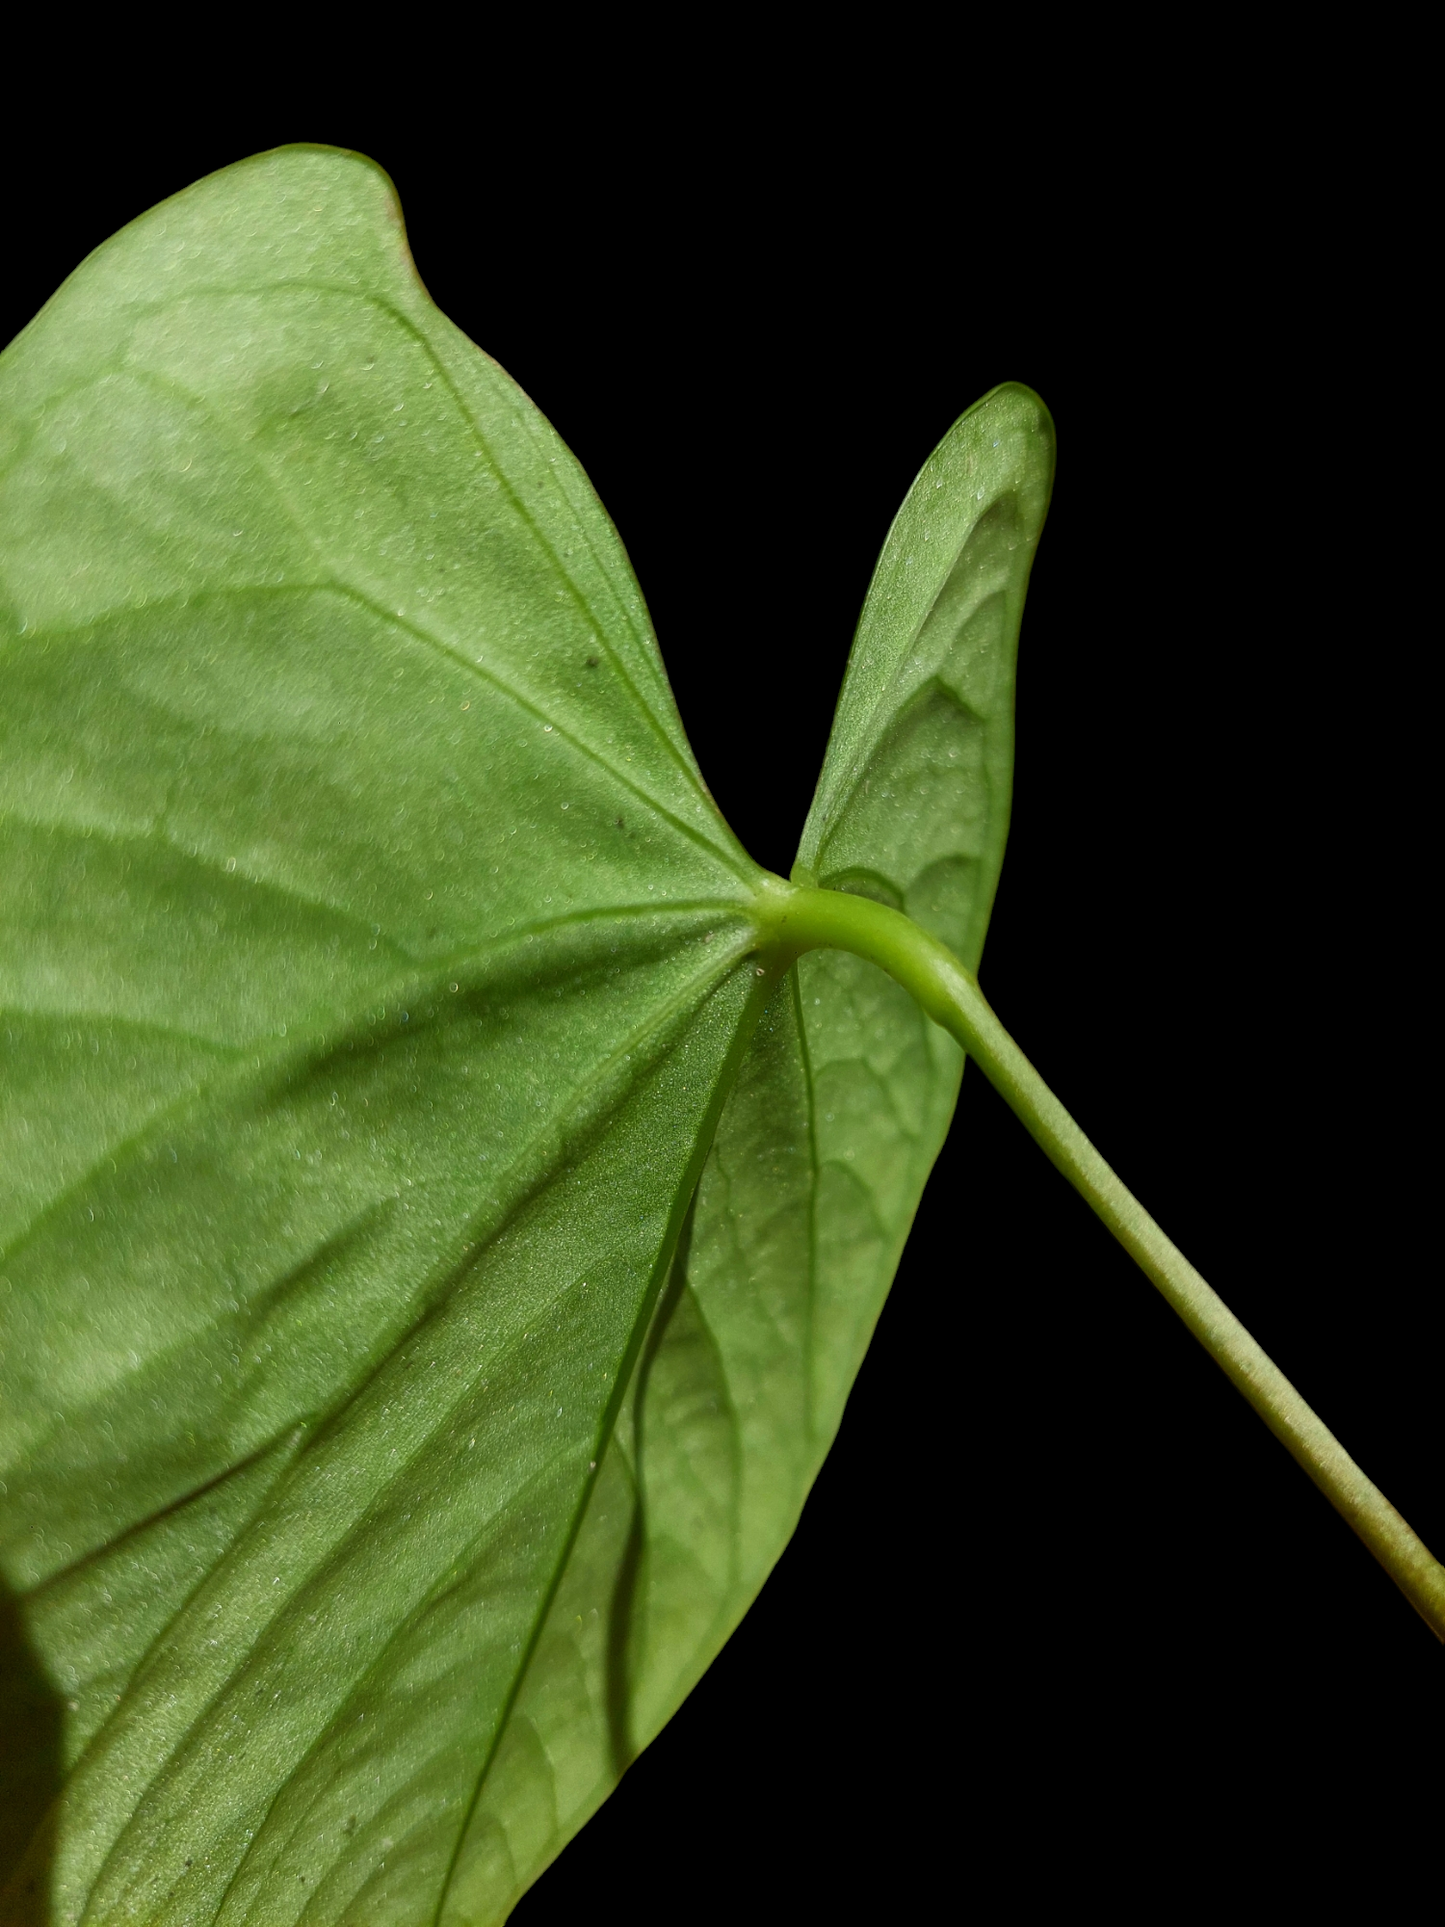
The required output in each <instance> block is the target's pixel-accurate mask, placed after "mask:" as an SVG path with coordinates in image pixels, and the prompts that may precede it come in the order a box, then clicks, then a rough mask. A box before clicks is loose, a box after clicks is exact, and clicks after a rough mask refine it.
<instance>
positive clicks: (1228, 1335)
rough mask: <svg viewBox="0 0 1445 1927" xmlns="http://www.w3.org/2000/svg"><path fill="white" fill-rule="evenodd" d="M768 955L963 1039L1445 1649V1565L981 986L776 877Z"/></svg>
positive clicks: (872, 913)
mask: <svg viewBox="0 0 1445 1927" xmlns="http://www.w3.org/2000/svg"><path fill="white" fill-rule="evenodd" d="M757 917H758V925H759V930H760V934H761V937H762V941H763V947H764V949H765V950H766V951H769V952H771V953H773V955H774V956H775V957H777V958H778V959H779V960H780V961H782V960H784V959H785V960H786V961H788V962H791V961H792V959H793V958H794V957H797V956H800V955H801V954H802V953H803V952H804V951H805V950H819V949H830V950H847V951H851V952H852V953H853V955H854V956H858V957H864V958H866V959H867V960H868V961H869V962H870V963H874V964H877V965H878V966H879V968H880V969H882V970H885V971H887V973H888V975H889V976H890V977H892V978H893V979H894V980H895V981H896V982H897V983H899V984H901V985H902V986H903V988H904V989H905V990H907V991H908V992H909V994H910V995H911V996H912V997H913V998H914V999H915V1000H916V1001H917V1003H918V1004H919V1005H920V1006H921V1007H922V1009H923V1010H925V1011H926V1012H927V1013H928V1015H929V1016H930V1017H931V1018H932V1019H933V1021H934V1022H935V1023H936V1024H940V1025H942V1027H943V1028H944V1029H945V1030H946V1031H948V1032H949V1033H950V1035H951V1036H953V1037H955V1038H956V1039H957V1040H958V1042H959V1043H960V1044H961V1045H962V1046H963V1048H964V1049H965V1050H966V1051H967V1052H968V1054H969V1056H970V1057H972V1058H973V1059H974V1061H975V1062H976V1063H977V1064H978V1066H979V1068H980V1069H981V1070H982V1071H983V1073H984V1075H985V1076H986V1077H987V1078H988V1080H989V1082H990V1083H991V1084H992V1085H993V1087H994V1089H995V1090H996V1091H997V1092H998V1093H999V1095H1000V1096H1001V1097H1002V1098H1003V1099H1004V1101H1005V1102H1006V1103H1007V1104H1008V1105H1009V1107H1010V1109H1011V1110H1012V1111H1013V1112H1014V1114H1015V1116H1016V1117H1017V1118H1018V1119H1019V1121H1020V1122H1021V1123H1022V1124H1023V1126H1024V1128H1025V1129H1026V1130H1027V1131H1028V1133H1029V1135H1030V1136H1031V1137H1032V1138H1033V1139H1034V1141H1035V1143H1037V1144H1038V1145H1039V1146H1040V1147H1041V1148H1042V1149H1043V1151H1044V1152H1045V1153H1046V1155H1047V1156H1048V1157H1049V1159H1050V1160H1051V1161H1052V1163H1053V1164H1054V1165H1056V1166H1057V1168H1058V1169H1059V1170H1060V1171H1062V1172H1063V1174H1064V1176H1065V1177H1066V1178H1067V1179H1068V1180H1069V1182H1070V1184H1072V1185H1073V1187H1074V1189H1075V1190H1076V1191H1078V1192H1079V1193H1080V1194H1081V1195H1082V1196H1083V1197H1084V1198H1085V1199H1086V1200H1087V1201H1088V1203H1089V1204H1090V1205H1091V1206H1092V1208H1093V1210H1094V1211H1095V1212H1096V1213H1097V1214H1098V1216H1099V1217H1100V1218H1101V1219H1102V1220H1103V1222H1104V1223H1105V1224H1106V1225H1107V1226H1108V1228H1109V1230H1110V1231H1112V1232H1113V1234H1114V1236H1115V1237H1116V1238H1117V1239H1118V1240H1119V1243H1120V1244H1121V1245H1122V1246H1123V1247H1124V1249H1125V1250H1126V1251H1127V1252H1128V1253H1129V1255H1130V1257H1131V1258H1133V1259H1134V1261H1135V1263H1136V1264H1137V1265H1138V1266H1139V1268H1140V1269H1141V1270H1142V1271H1143V1272H1144V1274H1145V1276H1146V1277H1147V1278H1148V1279H1149V1280H1150V1281H1151V1282H1152V1283H1153V1284H1154V1285H1155V1286H1156V1287H1157V1288H1158V1289H1159V1291H1161V1292H1162V1293H1163V1295H1164V1297H1165V1298H1166V1299H1167V1300H1168V1302H1169V1303H1170V1304H1171V1305H1172V1306H1173V1308H1174V1310H1175V1311H1176V1312H1177V1313H1178V1314H1179V1316H1180V1317H1181V1318H1182V1319H1183V1320H1184V1323H1185V1324H1186V1325H1187V1326H1188V1327H1189V1329H1190V1331H1191V1332H1193V1334H1194V1336H1195V1337H1196V1338H1197V1339H1198V1340H1199V1342H1200V1344H1201V1345H1203V1347H1204V1349H1205V1350H1206V1351H1207V1352H1208V1353H1209V1355H1210V1357H1211V1358H1212V1359H1213V1360H1214V1361H1215V1363H1216V1364H1217V1365H1218V1366H1219V1367H1220V1369H1221V1370H1222V1371H1223V1372H1224V1373H1225V1374H1226V1375H1227V1376H1228V1378H1229V1379H1230V1381H1231V1383H1232V1384H1233V1385H1234V1386H1235V1388H1236V1390H1238V1391H1239V1392H1241V1393H1243V1395H1244V1397H1245V1398H1246V1399H1248V1401H1249V1403H1250V1404H1251V1405H1252V1406H1253V1407H1254V1409H1255V1411H1256V1412H1257V1413H1258V1414H1259V1416H1260V1417H1261V1418H1262V1419H1263V1420H1264V1422H1265V1424H1266V1425H1267V1426H1268V1427H1269V1429H1270V1431H1271V1432H1273V1433H1274V1435H1275V1437H1276V1438H1277V1439H1278V1440H1279V1441H1280V1443H1281V1444H1282V1445H1283V1446H1284V1447H1285V1449H1286V1450H1287V1451H1288V1452H1289V1453H1290V1454H1291V1456H1292V1457H1293V1458H1294V1459H1295V1460H1296V1462H1297V1463H1298V1464H1299V1465H1301V1466H1302V1467H1303V1468H1304V1470H1305V1471H1306V1472H1307V1473H1308V1474H1309V1476H1310V1477H1311V1478H1312V1479H1313V1480H1314V1482H1315V1484H1316V1485H1317V1486H1318V1487H1319V1489H1320V1491H1321V1492H1323V1493H1324V1495H1325V1497H1326V1498H1327V1499H1328V1500H1329V1501H1330V1504H1331V1505H1333V1506H1334V1508H1335V1510H1336V1511H1337V1512H1339V1513H1340V1514H1341V1516H1342V1517H1343V1518H1344V1519H1345V1520H1346V1521H1347V1522H1348V1523H1349V1525H1351V1526H1352V1527H1353V1528H1354V1530H1355V1532H1356V1533H1358V1534H1359V1536H1360V1538H1361V1539H1363V1541H1364V1542H1365V1544H1366V1545H1367V1546H1368V1547H1369V1549H1370V1551H1371V1552H1372V1553H1373V1554H1374V1555H1375V1557H1376V1558H1377V1559H1378V1560H1379V1562H1380V1564H1381V1565H1382V1566H1383V1567H1384V1568H1385V1570H1386V1572H1388V1573H1389V1575H1390V1577H1391V1578H1392V1579H1393V1580H1394V1581H1395V1583H1396V1585H1397V1586H1398V1587H1399V1588H1400V1590H1401V1592H1403V1593H1404V1595H1405V1597H1406V1598H1407V1599H1408V1600H1409V1601H1410V1603H1411V1605H1412V1606H1414V1608H1415V1610H1416V1611H1417V1612H1418V1613H1419V1614H1420V1616H1421V1618H1422V1619H1423V1620H1424V1621H1425V1623H1426V1625H1428V1626H1429V1627H1430V1629H1431V1631H1432V1632H1433V1633H1434V1634H1435V1636H1436V1637H1437V1638H1438V1639H1440V1640H1445V1566H1442V1565H1441V1563H1440V1561H1439V1560H1438V1559H1436V1558H1435V1557H1434V1555H1433V1554H1432V1553H1431V1551H1430V1550H1429V1548H1428V1547H1427V1546H1426V1545H1424V1544H1423V1543H1422V1541H1421V1540H1420V1539H1419V1538H1418V1537H1417V1535H1416V1534H1415V1533H1414V1532H1413V1531H1412V1530H1411V1528H1410V1527H1409V1525H1407V1524H1406V1522H1405V1520H1404V1519H1402V1518H1401V1517H1400V1514H1399V1513H1398V1512H1397V1511H1396V1510H1395V1508H1394V1507H1393V1506H1392V1505H1391V1504H1390V1502H1389V1500H1388V1499H1387V1498H1386V1497H1385V1495H1384V1493H1383V1492H1381V1491H1380V1490H1379V1488H1378V1487H1377V1486H1376V1485H1375V1484H1374V1483H1373V1482H1372V1481H1371V1480H1370V1479H1369V1478H1367V1477H1366V1475H1365V1474H1364V1473H1363V1472H1362V1471H1361V1470H1360V1468H1359V1466H1358V1465H1356V1464H1355V1462H1354V1460H1353V1459H1352V1458H1351V1457H1350V1455H1349V1453H1348V1452H1346V1451H1345V1449H1344V1447H1343V1446H1342V1445H1341V1444H1340V1442H1339V1440H1338V1439H1337V1438H1335V1436H1334V1434H1333V1433H1332V1432H1331V1431H1330V1430H1329V1428H1328V1426H1326V1425H1325V1424H1324V1422H1323V1421H1322V1420H1321V1419H1320V1418H1319V1417H1318V1416H1317V1414H1316V1413H1315V1412H1313V1411H1312V1410H1311V1409H1310V1407H1309V1406H1308V1405H1307V1404H1306V1403H1305V1401H1304V1400H1303V1399H1302V1398H1301V1397H1300V1395H1299V1393H1298V1392H1297V1391H1296V1390H1295V1388H1294V1386H1293V1385H1291V1384H1290V1382H1289V1380H1288V1379H1287V1378H1286V1377H1285V1376H1284V1374H1283V1372H1281V1371H1280V1370H1279V1368H1278V1366H1276V1365H1275V1364H1274V1362H1273V1361H1272V1360H1271V1359H1270V1358H1269V1357H1268V1355H1267V1354H1266V1353H1265V1352H1264V1351H1263V1349H1262V1348H1261V1347H1260V1345H1259V1344H1258V1343H1257V1342H1256V1340H1255V1339H1254V1338H1253V1337H1252V1336H1251V1335H1250V1333H1249V1332H1248V1331H1246V1329H1245V1327H1244V1326H1243V1325H1242V1324H1241V1323H1240V1322H1239V1320H1238V1319H1237V1318H1236V1317H1235V1315H1234V1313H1233V1312H1232V1311H1230V1309H1229V1307H1228V1306H1227V1305H1226V1304H1225V1303H1224V1301H1223V1300H1222V1299H1221V1298H1220V1297H1219V1295H1218V1293H1217V1292H1216V1291H1214V1290H1213V1288H1212V1287H1211V1286H1210V1285H1208V1284H1207V1283H1206V1282H1205V1280H1204V1279H1203V1278H1201V1277H1200V1275H1199V1273H1198V1272H1197V1271H1196V1270H1195V1269H1194V1267H1193V1265H1191V1264H1190V1262H1189V1260H1188V1259H1187V1258H1186V1257H1185V1256H1184V1254H1183V1253H1182V1252H1181V1251H1180V1250H1179V1249H1178V1247H1177V1246H1176V1245H1174V1244H1173V1243H1172V1242H1171V1240H1170V1239H1169V1238H1167V1237H1166V1236H1165V1234H1164V1233H1163V1231H1161V1230H1160V1228H1159V1226H1158V1225H1157V1224H1155V1222H1154V1220H1153V1219H1152V1218H1151V1217H1150V1216H1149V1213H1148V1212H1147V1211H1146V1210H1145V1209H1144V1208H1143V1206H1142V1205H1141V1204H1140V1203H1139V1201H1138V1199H1137V1198H1135V1197H1134V1196H1133V1194H1132V1193H1131V1192H1130V1191H1129V1190H1128V1189H1127V1188H1126V1186H1125V1185H1124V1184H1122V1183H1121V1182H1120V1180H1119V1178H1118V1177H1117V1176H1116V1175H1115V1173H1114V1172H1113V1171H1112V1170H1111V1169H1110V1167H1109V1166H1108V1165H1107V1164H1106V1163H1105V1161H1104V1159H1103V1158H1102V1157H1100V1155H1099V1153H1098V1152H1097V1151H1096V1150H1095V1149H1094V1146H1093V1145H1092V1144H1091V1143H1090V1142H1089V1140H1088V1138H1086V1137H1085V1136H1084V1133H1083V1132H1082V1131H1081V1130H1080V1129H1079V1127H1078V1125H1077V1124H1076V1123H1075V1122H1074V1120H1073V1119H1072V1118H1071V1117H1070V1116H1069V1114H1068V1112H1067V1111H1066V1110H1065V1109H1064V1107H1063V1105H1062V1104H1060V1102H1059V1101H1058V1099H1057V1098H1056V1097H1055V1096H1054V1094H1053V1092H1052V1091H1051V1090H1050V1089H1049V1088H1048V1086H1047V1085H1046V1084H1045V1083H1044V1081H1043V1079H1042V1078H1041V1077H1040V1076H1039V1074H1038V1072H1037V1071H1036V1070H1035V1069H1034V1067H1033V1065H1032V1064H1030V1063H1029V1061H1028V1059H1027V1058H1026V1057H1025V1056H1024V1054H1023V1052H1022V1051H1021V1050H1020V1049H1019V1047H1018V1045H1017V1044H1015V1042H1014V1041H1013V1039H1012V1038H1011V1037H1010V1036H1009V1034H1008V1032H1007V1031H1006V1030H1005V1029H1004V1027H1003V1025H1002V1024H1001V1023H1000V1022H999V1020H998V1018H997V1017H996V1016H995V1015H994V1013H993V1011H992V1010H991V1009H990V1008H989V1005H988V1002H987V1000H986V999H985V997H984V995H983V992H982V991H981V990H980V989H979V987H978V984H977V982H976V980H975V979H974V978H973V977H972V976H971V975H970V974H969V972H968V971H967V970H965V969H964V967H963V965H962V964H961V963H960V962H959V961H958V959H957V957H955V956H954V955H953V953H952V951H950V950H949V949H948V948H947V947H946V946H945V945H943V944H941V943H939V942H938V940H937V939H936V938H934V937H931V936H929V934H928V933H927V931H925V930H922V929H920V928H919V926H918V925H917V924H916V923H914V922H913V921H912V920H911V918H909V917H906V916H904V915H902V914H901V912H899V911H897V910H891V909H889V908H887V906H886V905H883V904H880V903H875V902H873V901H872V900H871V899H870V898H868V897H861V896H854V895H851V894H847V893H844V892H842V891H838V890H819V889H813V888H809V887H800V886H798V885H794V884H786V883H783V882H782V880H781V879H773V880H771V881H770V882H769V883H768V884H767V885H766V886H765V887H764V889H763V891H762V892H760V893H759V897H758V899H757Z"/></svg>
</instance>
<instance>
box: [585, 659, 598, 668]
mask: <svg viewBox="0 0 1445 1927" xmlns="http://www.w3.org/2000/svg"><path fill="white" fill-rule="evenodd" d="M587 667H588V668H589V669H595V668H596V667H597V658H596V656H589V657H588V658H587Z"/></svg>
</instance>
